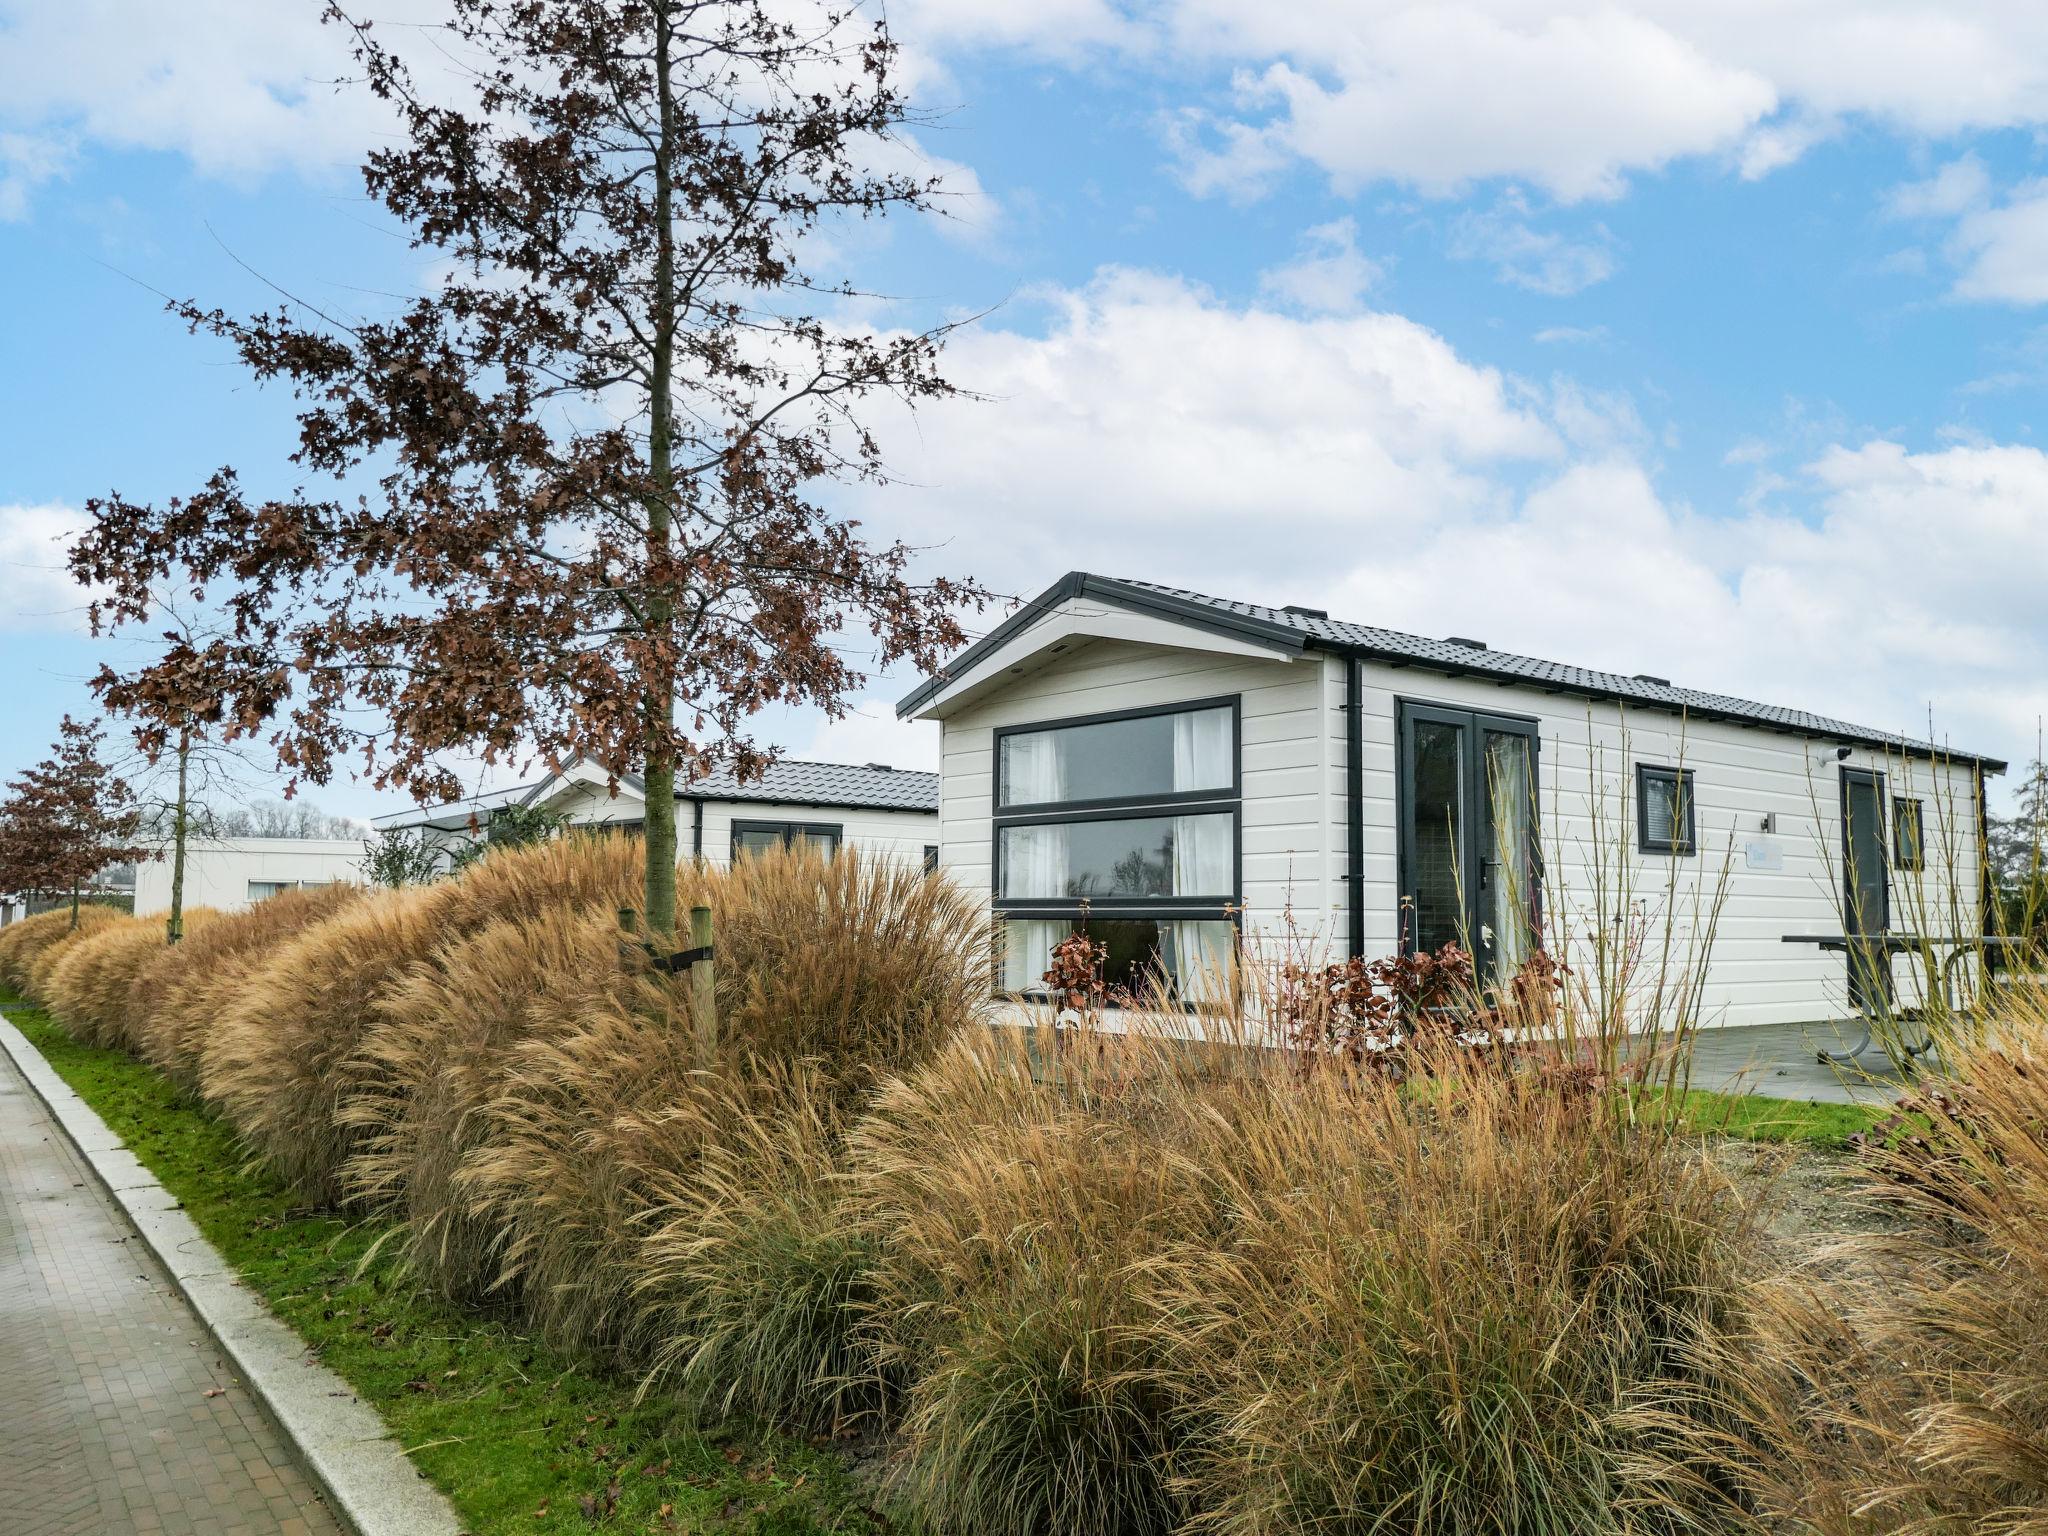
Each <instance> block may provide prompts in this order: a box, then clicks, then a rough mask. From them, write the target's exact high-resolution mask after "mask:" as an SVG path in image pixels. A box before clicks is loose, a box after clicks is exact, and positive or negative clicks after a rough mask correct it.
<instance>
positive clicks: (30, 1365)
mask: <svg viewBox="0 0 2048 1536" xmlns="http://www.w3.org/2000/svg"><path fill="white" fill-rule="evenodd" d="M210 1346H211V1341H210V1340H209V1339H208V1338H207V1337H206V1334H205V1332H204V1330H202V1329H201V1327H200V1326H199V1322H198V1320H197V1319H196V1318H195V1317H193V1315H192V1312H191V1310H190V1309H189V1308H188V1307H187V1306H186V1304H185V1302H184V1299H183V1298H182V1297H180V1296H179V1295H178V1293H177V1292H176V1291H174V1290H173V1289H172V1288H171V1284H170V1281H169V1279H168V1278H167V1277H166V1276H165V1275H164V1273H163V1271H162V1269H161V1268H160V1267H159V1266H158V1265H157V1263H156V1261H155V1259H154V1258H153V1257H152V1256H151V1255H150V1253H149V1251H148V1249H147V1248H145V1247H144V1246H143V1243H142V1239H141V1238H140V1237H137V1236H135V1235H134V1233H133V1229H132V1228H131V1227H130V1226H129V1225H128V1223H127V1221H126V1219H125V1218H124V1217H123V1216H122V1215H121V1213H120V1211H119V1210H118V1208H117V1207H115V1206H114V1205H112V1204H111V1203H110V1202H109V1201H108V1199H107V1197H106V1195H105V1193H104V1192H103V1191H102V1190H101V1189H100V1187H99V1186H98V1185H97V1184H96V1183H94V1182H93V1181H92V1175H91V1173H90V1172H88V1171H87V1169H86V1167H85V1165H84V1164H83V1163H81V1162H80V1161H79V1160H78V1157H77V1155H76V1154H75V1153H74V1152H73V1151H72V1150H71V1144H70V1143H69V1142H68V1141H66V1140H65V1139H64V1134H63V1132H62V1131H60V1130H59V1129H58V1128H57V1127H56V1126H55V1125H54V1124H53V1123H52V1122H51V1120H50V1118H49V1116H48V1115H47V1114H45V1113H44V1111H43V1107H42V1104H41V1102H40V1101H39V1100H38V1099H37V1098H36V1097H35V1095H34V1094H33V1093H31V1092H30V1091H29V1089H28V1085H27V1084H26V1083H25V1082H24V1081H23V1080H22V1077H21V1074H20V1072H19V1071H18V1070H17V1069H16V1068H15V1065H14V1063H13V1062H12V1061H10V1060H8V1058H7V1054H6V1053H5V1052H4V1051H0V1532H4V1533H6V1536H46V1533H57V1532H64V1533H71V1532H77V1533H80V1536H84V1533H92V1536H99V1533H101V1532H107V1533H114V1532H131V1531H132V1532H146V1533H150V1536H156V1533H162V1536H259V1533H260V1536H337V1533H338V1532H339V1531H340V1527H339V1526H338V1525H337V1524H336V1522H335V1520H334V1517H333V1516H332V1515H331V1514H329V1513H328V1511H327V1507H326V1506H325V1505H324V1504H322V1503H321V1502H320V1501H319V1499H318V1497H317V1495H316V1494H315V1493H314V1491H313V1489H312V1486H311V1485H310V1484H309V1483H308V1482H307V1480H306V1477H305V1475H304V1474H303V1473H302V1472H300V1471H299V1469H298V1467H297V1465H296V1464H295V1463H294V1462H293V1461H292V1459H291V1456H290V1454H289V1453H288V1452H287V1451H286V1450H285V1448H284V1446H283V1445H282V1444H280V1442H279V1440H278V1436H277V1432H276V1430H275V1429H273V1428H272V1427H271V1425H270V1421H269V1420H268V1418H266V1417H265V1415H264V1413H263V1410H262V1408H261V1407H260V1406H259V1405H258V1404H257V1403H256V1401H255V1400H254V1398H253V1397H251V1396H250V1394H249V1393H248V1391H247V1390H246V1389H245V1388H243V1387H242V1386H241V1385H239V1384H238V1383H237V1382H236V1381H235V1380H234V1379H233V1377H231V1376H230V1375H229V1374H228V1373H227V1371H226V1370H225V1369H224V1368H223V1365H222V1362H221V1361H220V1359H219V1357H218V1353H217V1352H216V1351H215V1350H214V1349H213V1348H211V1347H210ZM214 1388H221V1389H225V1390H222V1391H221V1392H220V1394H219V1395H218V1396H215V1397H208V1396H207V1395H206V1394H207V1392H208V1390H209V1389H214Z"/></svg>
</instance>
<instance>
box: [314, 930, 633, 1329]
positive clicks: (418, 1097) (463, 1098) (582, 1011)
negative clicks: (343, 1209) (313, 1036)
mask: <svg viewBox="0 0 2048 1536" xmlns="http://www.w3.org/2000/svg"><path fill="white" fill-rule="evenodd" d="M641 990H642V987H641V982H640V980H639V978H638V976H637V967H633V966H630V965H629V964H627V963H626V961H625V960H623V959H622V956H621V948H620V942H619V932H618V921H617V918H616V916H614V915H610V914H605V913H601V912H593V911H591V910H590V909H589V908H588V907H587V906H579V905H575V904H571V903H563V904H559V905H556V906H553V907H544V908H542V909H541V910H540V911H539V912H538V913H537V914H535V915H533V916H530V917H515V918H500V919H497V920H496V921H493V922H489V923H486V924H485V925H484V926H483V927H482V928H480V929H479V930H478V931H477V932H476V933H474V934H472V935H470V936H469V937H467V938H465V939H460V940H457V941H456V942H454V943H452V944H449V945H447V946H446V947H444V948H443V949H441V950H440V951H439V952H438V953H437V954H436V955H435V956H434V957H433V959H432V961H431V962H430V963H426V964H421V965H417V966H414V967H413V968H412V969H411V970H409V971H408V972H406V973H405V974H404V975H403V976H401V977H399V978H398V979H397V980H395V981H394V982H393V983H392V984H391V985H390V986H388V987H387V988H385V989H384V990H383V991H382V992H381V993H380V994H379V995H378V996H377V998H376V999H375V1000H374V1002H373V1003H372V1005H371V1006H372V1010H373V1014H374V1018H373V1021H372V1023H371V1025H370V1027H369V1030H368V1032H367V1033H366V1034H365V1036H364V1038H363V1041H362V1044H361V1046H360V1047H359V1049H358V1050H357V1052H356V1055H355V1058H354V1059H353V1061H352V1062H351V1065H350V1068H349V1075H350V1077H351V1079H352V1080H353V1081H355V1082H356V1083H357V1084H359V1087H358V1089H357V1091H356V1092H355V1094H354V1096H353V1097H351V1098H350V1099H349V1100H348V1101H347V1102H346V1103H344V1104H343V1105H342V1106H341V1107H340V1109H339V1110H338V1111H337V1117H338V1119H339V1120H340V1121H341V1123H342V1125H343V1126H344V1127H345V1128H347V1129H349V1130H351V1131H354V1132H357V1133H359V1144H358V1150H357V1151H356V1152H355V1153H354V1155H353V1156H351V1157H350V1158H349V1160H348V1162H347V1163H346V1164H345V1165H344V1168H343V1185H344V1188H345V1190H346V1192H347V1194H348V1197H349V1199H350V1200H351V1202H352V1203H354V1204H356V1205H359V1206H361V1207H363V1208H365V1209H367V1210H370V1211H374V1212H376V1213H377V1214H379V1215H382V1216H385V1217H387V1218H389V1219H391V1220H392V1221H393V1222H394V1223H395V1227H394V1233H395V1237H396V1240H397V1243H398V1247H399V1251H400V1253H401V1254H402V1255H403V1257H404V1259H405V1260H406V1263H407V1266H408V1267H409V1268H410V1269H411V1270H412V1271H413V1273H414V1274H415V1275H416V1276H417V1277H418V1278H419V1279H420V1280H421V1281H422V1282H423V1283H425V1284H426V1285H428V1286H429V1287H430V1288H431V1289H433V1290H434V1291H436V1292H437V1293H438V1294H440V1295H443V1296H446V1297H449V1298H451V1299H454V1300H459V1301H468V1302H479V1301H482V1300H484V1299H486V1298H487V1297H488V1296H489V1293H490V1292H491V1291H492V1290H493V1289H494V1287H495V1285H496V1282H497V1280H498V1277H499V1276H498V1264H497V1261H496V1257H495V1253H494V1250H495V1248H496V1243H495V1241H494V1236H493V1231H492V1229H491V1228H490V1227H488V1226H486V1225H484V1224H483V1223H481V1222H479V1221H478V1219H477V1218H476V1217H475V1216H474V1215H472V1214H471V1212H470V1209H469V1203H468V1201H467V1200H466V1199H465V1198H463V1197H462V1196H461V1195H460V1194H459V1193H458V1191H457V1188H456V1184H455V1172H456V1169H457V1168H458V1167H460V1166H461V1165H462V1163H463V1161H464V1160H465V1158H467V1157H468V1156H469V1155H470V1154H471V1153H473V1152H475V1151H477V1150H478V1149H479V1148H481V1147H482V1146H483V1145H484V1144H485V1131H486V1127H487V1126H488V1124H489V1123H490V1121H489V1118H488V1116H487V1114H486V1113H485V1112H486V1111H487V1109H488V1108H489V1106H490V1105H491V1104H492V1103H493V1101H495V1100H496V1099H497V1098H498V1096H499V1094H500V1093H501V1092H502V1091H503V1090H504V1087H505V1068H506V1066H507V1063H508V1062H509V1060H510V1059H511V1055H512V1051H513V1048H514V1047H515V1046H516V1045H517V1044H518V1043H519V1042H521V1041H524V1040H527V1039H531V1038H546V1037H550V1036H557V1037H559V1036H562V1035H566V1034H568V1033H570V1032H572V1031H574V1030H576V1029H578V1028H580V1027H581V1026H582V1025H583V1024H585V1023H586V1022H588V1021H589V1020H590V1019H591V1018H592V1016H593V1015H594V1014H595V1013H596V1012H598V1011H599V1010H608V1011H610V1012H612V1013H616V1012H618V1011H619V1010H621V1009H630V1008H631V1007H633V1006H635V1004H636V1003H637V1001H638V998H639V995H640V992H641ZM664 1017H666V1014H665V1013H664ZM499 1299H504V1297H502V1296H501V1297H500V1298H499Z"/></svg>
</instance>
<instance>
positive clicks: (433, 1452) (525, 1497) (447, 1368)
mask: <svg viewBox="0 0 2048 1536" xmlns="http://www.w3.org/2000/svg"><path fill="white" fill-rule="evenodd" d="M0 1003H5V1004H6V1005H7V1006H8V1017H9V1018H10V1019H11V1020H12V1021H13V1023H14V1024H15V1025H16V1027H17V1028H19V1029H20V1030H21V1032H22V1033H23V1034H24V1035H25V1036H27V1038H28V1039H29V1041H30V1042H31V1043H32V1044H33V1045H34V1046H35V1047H36V1049H37V1050H39V1051H41V1052H42V1053H43V1056H44V1057H45V1059H46V1060H48V1062H49V1063H50V1065H51V1067H52V1068H54V1069H55V1070H56V1072H57V1074H58V1075H59V1076H60V1077H62V1078H63V1079H64V1080H65V1082H67V1083H69V1084H70V1085H71V1087H72V1089H73V1090H74V1091H76V1092H77V1093H78V1095H79V1096H80V1097H81V1098H83V1099H84V1100H85V1101H86V1102H87V1103H88V1104H90V1105H91V1106H92V1107H93V1109H94V1110H95V1111H97V1112H98V1113H99V1115H100V1117H101V1118H102V1119H104V1120H105V1121H106V1122H107V1124H108V1126H109V1127H111V1128H112V1130H113V1131H114V1132H115V1134H117V1135H118V1136H120V1137H121V1138H122V1140H124V1141H125V1142H126V1143H127V1144H128V1147H129V1149H130V1150H131V1151H133V1152H134V1154H135V1155H136V1157H137V1158H139V1159H140V1160H141V1161H142V1162H143V1164H144V1165H146V1166H147V1167H148V1168H149V1169H150V1171H151V1172H152V1173H154V1174H155V1175H156V1176H157V1178H158V1179H159V1180H161V1181H162V1182H163V1185H164V1187H165V1188H166V1189H168V1190H170V1191H171V1193H172V1194H173V1195H175V1196H176V1197H177V1198H178V1199H179V1200H180V1201H182V1202H183V1203H184V1206H185V1209H186V1211H187V1212H188V1213H189V1214H190V1215H191V1217H192V1219H193V1220H194V1221H195V1222H196V1223H197V1224H198V1225H199V1228H200V1230H201V1231H203V1232H204V1233H205V1234H206V1236H207V1239H208V1240H209V1241H210V1242H212V1243H213V1245H214V1246H215V1247H216V1248H218V1249H219V1250H220V1252H221V1253H222V1255H223V1256H224V1257H225V1258H226V1259H227V1261H228V1262H229V1263H230V1264H232V1265H233V1266H234V1267H235V1269H236V1271H237V1272H238V1273H239V1274H240V1275H241V1276H242V1278H243V1280H244V1281H245V1282H246V1283H247V1284H248V1285H249V1286H250V1287H251V1289H253V1290H255V1291H256V1292H257V1293H258V1294H260V1295H261V1296H262V1297H263V1298H264V1300H265V1301H266V1302H267V1303H268V1304H269V1306H270V1308H271V1310H272V1311H273V1312H274V1313H276V1315H277V1316H278V1317H279V1318H281V1319H282V1320H283V1321H285V1322H286V1323H288V1324H290V1325H291V1326H292V1327H293V1328H295V1329H296V1330H297V1331H298V1332H299V1334H300V1336H301V1337H303V1338H304V1339H305V1340H306V1342H307V1344H308V1345H309V1346H310V1347H311V1348H312V1349H313V1350H314V1351H315V1352H317V1353H318V1354H319V1356H320V1358H321V1359H323V1360H324V1361H325V1362H326V1363H327V1364H328V1365H329V1366H330V1367H331V1368H333V1369H334V1370H335V1371H336V1372H338V1373H339V1374H340V1375H341V1376H342V1378H343V1379H344V1380H346V1381H347V1382H348V1383H349V1384H350V1385H351V1386H352V1387H354V1388H355V1389H356V1390H357V1391H358V1392H360V1393H361V1394H362V1395H363V1397H364V1398H365V1400H367V1401H368V1402H370V1403H372V1404H374V1405H375V1406H376V1408H377V1410H378V1412H380V1413H381V1414H382V1415H383V1417H384V1421H385V1423H386V1424H388V1425H389V1426H390V1428H391V1432H392V1434H393V1435H395V1436H396V1437H397V1439H398V1441H399V1443H400V1444H401V1445H403V1446H404V1447H406V1449H407V1451H408V1453H409V1454H410V1455H411V1456H412V1458H413V1460H414V1462H415V1463H416V1464H417V1465H418V1466H419V1467H420V1469H421V1470H422V1471H423V1472H425V1473H426V1475H427V1476H428V1477H430V1478H431V1479H433V1481H434V1482H435V1483H436V1484H437V1485H438V1486H439V1487H440V1488H441V1489H442V1490H443V1491H445V1492H446V1493H447V1495H448V1497H449V1498H450V1499H451V1500H452V1501H453V1502H454V1504H455V1506H456V1509H457V1510H458V1511H459V1512H460V1514H461V1516H462V1518H463V1520H464V1522H465V1524H466V1527H467V1529H468V1530H470V1531H471V1532H474V1533H476V1536H486V1533H497V1532H515V1531H516V1532H521V1533H530V1532H551V1531H588V1530H591V1529H592V1528H593V1527H595V1528H597V1529H602V1530H617V1531H635V1532H638V1531H647V1532H734V1533H741V1532H751V1533H762V1536H766V1533H775V1536H803V1533H809V1532H826V1531H831V1532H844V1533H849V1536H859V1533H863V1532H881V1531H887V1530H892V1529H896V1528H897V1527H895V1526H893V1525H892V1524H891V1523H890V1522H889V1521H888V1520H887V1519H886V1518H884V1517H883V1516H882V1515H881V1514H879V1513H878V1512H876V1511H875V1510H873V1509H872V1508H871V1507H870V1505H869V1503H868V1494H867V1492H866V1490H865V1489H864V1488H863V1487H862V1486H861V1485H860V1484H859V1483H858V1482H857V1481H856V1480H855V1478H854V1477H853V1475H852V1473H851V1472H850V1470H849V1468H848V1466H847V1463H846V1461H845V1459H844V1458H843V1457H842V1456H841V1455H839V1454H838V1452H836V1451H835V1450H833V1449H832V1448H831V1447H829V1446H818V1445H812V1444H807V1443H805V1442H803V1441H798V1440H793V1439H789V1438H786V1437H780V1436H775V1435H771V1434H764V1433H761V1432H759V1431H757V1430H754V1429H753V1428H751V1427H748V1426H743V1425H742V1426H733V1427H732V1428H731V1430H730V1432H728V1433H709V1434H707V1433H703V1432H700V1431H699V1430H698V1429H697V1428H695V1427H693V1426H692V1425H690V1424H688V1423H686V1422H684V1421H682V1420H680V1419H679V1418H678V1416H677V1414H676V1411H675V1409H674V1408H673V1406H672V1405H671V1404H669V1403H665V1402H663V1401H662V1400H661V1399H660V1398H659V1397H656V1396H650V1397H649V1398H648V1399H647V1400H645V1401H641V1402H635V1400H634V1398H635V1392H634V1386H633V1384H631V1383H628V1382H620V1381H616V1380H607V1379H603V1378H598V1377H593V1376H590V1375H586V1374H584V1373H583V1372H582V1371H581V1370H579V1368H578V1366H577V1364H576V1362H575V1361H573V1360H571V1359H568V1358H565V1357H563V1356H561V1355H559V1354H556V1353H553V1352H551V1351H550V1350H548V1349H546V1348H544V1347H542V1346H541V1345H539V1344H538V1343H536V1342H534V1341H532V1340H530V1339H528V1338H525V1337H523V1336H522V1335H521V1334H520V1333H519V1332H517V1331H516V1330H515V1329H514V1328H512V1327H510V1326H507V1325H506V1323H504V1322H503V1321H500V1320H496V1319H493V1318H491V1317H490V1316H488V1315H487V1314H479V1313H476V1312H471V1311H462V1310H458V1309H455V1308H452V1307H449V1306H446V1305H443V1304H440V1303H438V1302H436V1301H434V1300H433V1299H431V1298H429V1297H425V1296H422V1295H420V1294H419V1293H418V1292H417V1291H416V1290H415V1289H414V1288H413V1287H411V1286H410V1285H408V1284H407V1283H406V1282H405V1281H404V1280H403V1278H402V1277H399V1276H397V1275H395V1274H394V1272H393V1271H392V1270H391V1269H390V1267H389V1266H373V1267H371V1268H370V1269H368V1270H367V1271H364V1272H361V1273H359V1272H358V1271H359V1266H360V1263H361V1260H362V1258H363V1255H364V1254H365V1253H366V1252H367V1251H368V1250H369V1249H370V1247H371V1245H372V1243H374V1242H375V1240H376V1238H377V1236H378V1233H377V1231H375V1230H373V1229H370V1228H367V1227H365V1226H361V1225H350V1224H349V1223H347V1222H345V1221H342V1220H340V1219H338V1218H336V1217H334V1216H332V1215H329V1214H326V1213H324V1212H320V1211H311V1210H307V1209H304V1208H302V1207H299V1206H297V1205H296V1204H295V1202H294V1200H293V1198H292V1196H291V1195H290V1193H289V1192H288V1191H287V1190H286V1188H285V1187H284V1186H283V1185H282V1184H281V1183H279V1182H278V1181H277V1180H275V1179H274V1178H272V1177H271V1176H269V1175H267V1174H265V1173H263V1172H261V1171H251V1170H250V1169H249V1168H248V1167H247V1166H246V1157H245V1153H244V1151H243V1149H242V1148H241V1147H240V1146H239V1145H238V1143H237V1141H236V1138H235V1135H234V1133H233V1131H232V1130H231V1129H230V1128H229V1127H228V1126H227V1125H226V1124H224V1123H223V1122H222V1121H220V1120H218V1119H216V1118H215V1117H214V1116H212V1115H210V1114H208V1113H207V1112H206V1111H204V1110H203V1109H200V1108H198V1107H196V1106H195V1105H194V1104H193V1103H192V1101H191V1100H190V1099H188V1098H186V1097H184V1096H183V1095H181V1094H180V1093H179V1092H178V1090H177V1089H176V1088H175V1087H174V1086H173V1085H172V1084H171V1083H170V1082H169V1081H168V1080H167V1079H166V1078H164V1077H163V1076H162V1075H161V1074H160V1073H158V1072H156V1071H155V1070H154V1069H152V1068H150V1067H147V1066H144V1065H142V1064H140V1063H138V1062H136V1061H134V1060H132V1059H131V1058H129V1057H127V1056H124V1055H123V1054H121V1053H120V1052H118V1051H110V1050H100V1049H96V1048H94V1047H91V1046H86V1045H81V1044H79V1043H78V1042H77V1041H75V1040H73V1039H72V1038H71V1037H70V1036H69V1035H67V1034H66V1033H65V1032H64V1031H63V1030H62V1029H60V1028H59V1027H58V1026H57V1025H56V1024H54V1023H52V1022H51V1021H50V1019H49V1018H48V1017H47V1016H46V1015H44V1014H43V1013H41V1012H38V1011H35V1010H32V1009H28V1008H26V1007H24V1006H23V1005H21V1004H20V1003H19V1002H18V1000H16V999H15V998H13V997H12V996H11V995H8V994H5V993H0Z"/></svg>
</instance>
